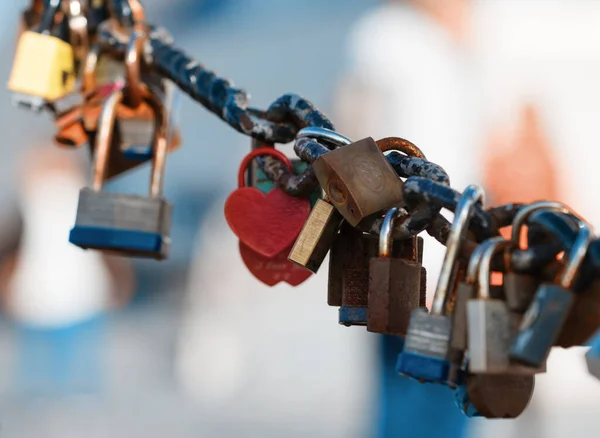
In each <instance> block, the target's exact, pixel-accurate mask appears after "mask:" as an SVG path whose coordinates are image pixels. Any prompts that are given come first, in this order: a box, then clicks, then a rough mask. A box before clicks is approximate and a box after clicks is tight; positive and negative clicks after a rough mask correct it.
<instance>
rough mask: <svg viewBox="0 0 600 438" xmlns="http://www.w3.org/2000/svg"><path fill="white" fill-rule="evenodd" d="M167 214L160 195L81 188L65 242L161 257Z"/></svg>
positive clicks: (167, 235)
mask: <svg viewBox="0 0 600 438" xmlns="http://www.w3.org/2000/svg"><path fill="white" fill-rule="evenodd" d="M171 214H172V209H171V205H170V204H169V203H168V202H167V201H166V200H165V199H164V198H162V197H145V196H138V195H130V194H121V193H110V192H96V191H94V190H92V189H88V188H84V189H82V190H81V191H80V193H79V204H78V207H77V216H76V220H75V226H74V228H73V229H72V230H71V233H70V236H69V241H70V242H71V243H73V244H75V245H77V246H79V247H81V248H85V249H88V248H90V249H100V250H105V251H114V252H118V253H122V254H124V255H135V256H139V257H148V258H154V259H164V258H166V257H167V256H168V253H169V248H170V244H171V238H170V229H171Z"/></svg>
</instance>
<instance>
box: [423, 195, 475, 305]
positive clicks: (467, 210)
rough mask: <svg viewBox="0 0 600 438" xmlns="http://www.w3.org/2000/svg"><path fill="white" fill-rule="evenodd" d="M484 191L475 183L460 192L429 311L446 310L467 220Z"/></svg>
mask: <svg viewBox="0 0 600 438" xmlns="http://www.w3.org/2000/svg"><path fill="white" fill-rule="evenodd" d="M484 195H485V194H484V191H483V189H482V188H481V187H479V186H477V185H474V184H473V185H470V186H468V187H467V188H466V189H465V191H464V193H463V194H462V196H461V198H460V201H459V202H458V205H457V206H456V210H455V213H454V220H453V221H452V226H451V228H450V232H449V233H448V239H447V240H446V254H445V256H444V261H443V263H442V269H441V270H440V276H439V278H438V283H437V287H436V289H435V295H434V297H433V303H432V305H431V313H432V314H435V315H444V314H445V310H446V299H447V297H448V291H449V289H450V285H451V283H452V280H453V279H454V277H455V275H454V273H455V266H456V260H457V258H458V254H459V251H460V246H461V243H462V241H463V240H464V239H465V237H466V235H467V231H468V229H469V222H471V218H472V217H473V214H474V213H475V205H477V204H478V203H483V202H484Z"/></svg>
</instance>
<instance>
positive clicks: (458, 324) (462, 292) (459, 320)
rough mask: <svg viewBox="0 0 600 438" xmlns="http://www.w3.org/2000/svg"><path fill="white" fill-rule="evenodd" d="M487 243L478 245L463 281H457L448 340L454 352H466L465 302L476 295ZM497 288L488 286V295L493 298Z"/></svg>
mask: <svg viewBox="0 0 600 438" xmlns="http://www.w3.org/2000/svg"><path fill="white" fill-rule="evenodd" d="M488 245H489V244H488V242H484V243H483V244H481V245H479V246H478V247H477V248H476V249H475V251H473V254H472V255H471V258H470V259H469V264H468V267H467V271H466V275H465V277H464V279H461V278H459V279H458V286H457V288H456V298H455V300H454V308H453V310H452V335H451V338H450V347H451V348H452V349H453V350H456V351H462V352H464V351H466V350H467V302H468V301H469V300H470V299H472V298H474V297H475V295H476V293H477V274H478V273H479V264H480V262H481V257H482V256H483V253H484V251H485V249H486V248H487V246H488ZM496 289H497V287H495V286H490V294H492V296H495V295H496V294H497V292H496V294H494V293H493V292H492V291H494V292H495V290H496Z"/></svg>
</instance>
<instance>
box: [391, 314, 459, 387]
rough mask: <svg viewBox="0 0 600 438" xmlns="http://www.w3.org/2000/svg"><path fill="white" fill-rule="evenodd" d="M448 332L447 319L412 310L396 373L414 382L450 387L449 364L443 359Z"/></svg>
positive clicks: (442, 316) (448, 319)
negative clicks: (441, 384) (415, 380)
mask: <svg viewBox="0 0 600 438" xmlns="http://www.w3.org/2000/svg"><path fill="white" fill-rule="evenodd" d="M451 330H452V323H451V320H450V317H449V316H447V315H435V314H431V313H428V312H427V311H426V310H425V309H415V310H413V312H412V314H411V318H410V323H409V325H408V332H407V334H406V340H405V342H404V350H403V351H402V353H400V356H399V357H398V364H397V371H398V372H399V373H400V374H403V375H406V376H408V377H413V378H415V379H419V380H424V381H427V382H434V383H445V384H450V385H451V384H452V381H451V380H450V379H449V378H450V372H451V364H450V362H449V361H448V360H447V357H448V347H449V343H450V334H451Z"/></svg>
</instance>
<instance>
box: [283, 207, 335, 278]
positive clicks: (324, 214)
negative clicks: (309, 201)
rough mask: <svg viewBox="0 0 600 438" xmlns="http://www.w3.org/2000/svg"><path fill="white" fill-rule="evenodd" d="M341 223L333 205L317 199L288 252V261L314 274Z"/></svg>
mask: <svg viewBox="0 0 600 438" xmlns="http://www.w3.org/2000/svg"><path fill="white" fill-rule="evenodd" d="M341 223H342V216H341V215H340V214H339V213H338V211H337V210H336V209H335V208H334V207H333V205H331V204H330V203H329V202H327V201H325V200H323V199H318V200H317V202H316V203H315V206H314V207H313V208H312V210H311V211H310V216H308V219H307V220H306V223H305V224H304V227H303V228H302V231H300V235H298V238H297V239H296V242H295V243H294V246H293V247H292V250H291V251H290V255H289V256H288V260H290V261H291V262H294V263H296V264H297V265H300V266H302V267H304V268H306V269H308V270H309V271H312V272H315V273H316V272H317V271H318V270H319V267H320V266H321V264H322V263H323V260H325V257H326V256H327V253H328V252H329V249H330V248H331V247H332V244H333V241H334V239H335V237H336V233H337V230H338V228H339V227H340V224H341Z"/></svg>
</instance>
